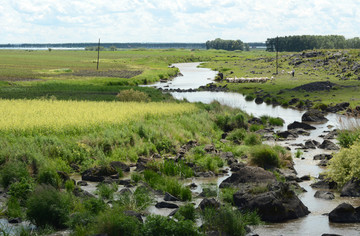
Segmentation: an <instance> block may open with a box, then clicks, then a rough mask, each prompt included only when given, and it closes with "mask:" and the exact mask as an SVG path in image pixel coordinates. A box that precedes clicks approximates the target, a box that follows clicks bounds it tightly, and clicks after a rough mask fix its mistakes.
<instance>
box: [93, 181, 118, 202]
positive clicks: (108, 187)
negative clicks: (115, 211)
mask: <svg viewBox="0 0 360 236" xmlns="http://www.w3.org/2000/svg"><path fill="white" fill-rule="evenodd" d="M117 190H118V186H117V184H116V183H113V184H104V183H101V184H99V186H98V187H97V193H98V194H99V195H100V197H101V198H102V199H109V200H111V199H113V196H114V193H115V192H116V191H117Z"/></svg>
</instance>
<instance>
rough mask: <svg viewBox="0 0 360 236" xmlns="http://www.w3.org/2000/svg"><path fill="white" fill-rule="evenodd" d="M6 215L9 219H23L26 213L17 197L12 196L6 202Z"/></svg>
mask: <svg viewBox="0 0 360 236" xmlns="http://www.w3.org/2000/svg"><path fill="white" fill-rule="evenodd" d="M6 207H7V208H6V215H7V217H9V218H17V217H20V218H22V217H23V215H24V213H23V209H22V208H21V205H20V201H19V199H17V198H16V197H13V196H11V197H10V198H9V199H8V200H7V202H6Z"/></svg>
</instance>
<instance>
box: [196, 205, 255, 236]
mask: <svg viewBox="0 0 360 236" xmlns="http://www.w3.org/2000/svg"><path fill="white" fill-rule="evenodd" d="M201 216H202V220H203V222H204V224H203V229H204V231H205V232H211V231H216V232H219V233H220V234H222V233H225V234H226V235H240V236H243V235H245V234H246V229H245V227H246V226H247V225H256V224H260V222H261V221H260V217H259V216H258V215H257V214H256V213H255V212H247V213H241V212H240V211H239V210H233V209H232V207H230V206H224V207H221V208H220V209H214V208H206V209H205V210H204V211H203V212H202V215H201Z"/></svg>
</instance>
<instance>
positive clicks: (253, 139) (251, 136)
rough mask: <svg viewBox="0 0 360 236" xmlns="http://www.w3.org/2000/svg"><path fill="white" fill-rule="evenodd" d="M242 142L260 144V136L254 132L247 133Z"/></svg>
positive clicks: (252, 144)
mask: <svg viewBox="0 0 360 236" xmlns="http://www.w3.org/2000/svg"><path fill="white" fill-rule="evenodd" d="M244 144H245V145H249V146H254V145H259V144H261V137H260V135H258V134H255V133H248V134H247V135H246V137H245V139H244Z"/></svg>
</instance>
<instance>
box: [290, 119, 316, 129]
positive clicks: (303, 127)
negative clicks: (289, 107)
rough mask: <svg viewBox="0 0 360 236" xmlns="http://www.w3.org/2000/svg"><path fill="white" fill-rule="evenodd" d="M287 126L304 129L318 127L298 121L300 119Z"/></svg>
mask: <svg viewBox="0 0 360 236" xmlns="http://www.w3.org/2000/svg"><path fill="white" fill-rule="evenodd" d="M287 128H288V129H304V130H311V129H316V128H315V127H314V126H312V125H309V124H306V123H303V122H298V121H295V122H293V123H291V124H289V125H288V127H287Z"/></svg>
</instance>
